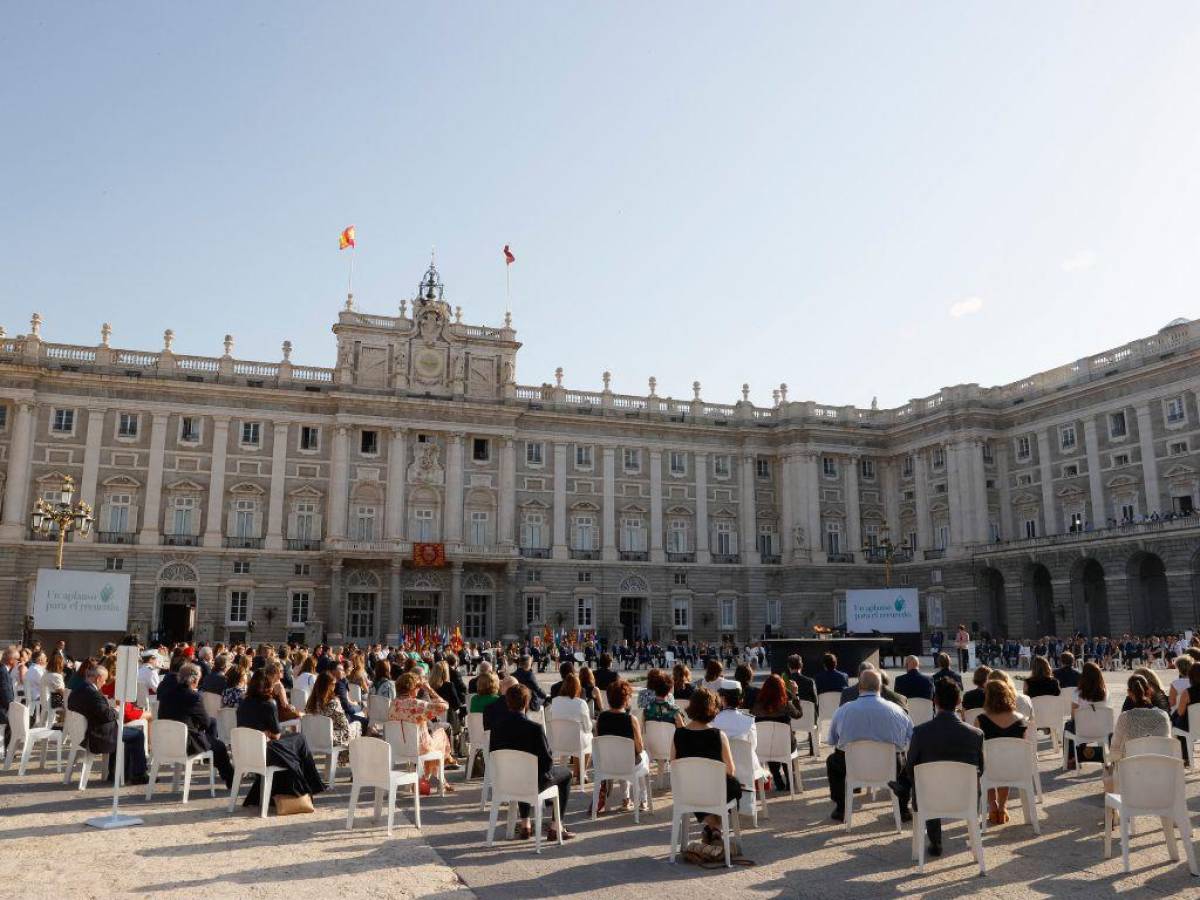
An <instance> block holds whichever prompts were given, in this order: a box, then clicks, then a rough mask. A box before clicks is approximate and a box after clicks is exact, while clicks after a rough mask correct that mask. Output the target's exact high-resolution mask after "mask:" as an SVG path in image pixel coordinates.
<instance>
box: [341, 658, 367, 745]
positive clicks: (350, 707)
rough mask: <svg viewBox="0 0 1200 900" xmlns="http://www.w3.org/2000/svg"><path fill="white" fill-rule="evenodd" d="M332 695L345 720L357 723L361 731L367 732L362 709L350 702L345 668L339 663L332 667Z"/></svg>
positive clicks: (365, 717)
mask: <svg viewBox="0 0 1200 900" xmlns="http://www.w3.org/2000/svg"><path fill="white" fill-rule="evenodd" d="M333 679H334V685H333V693H334V695H335V696H336V697H337V698H338V703H339V704H340V705H341V707H342V712H344V713H345V714H346V718H347V719H349V720H350V721H351V722H358V723H359V724H360V725H361V726H362V729H363V731H366V730H367V716H364V715H363V711H362V708H361V707H359V706H356V705H355V704H353V703H351V702H350V684H349V682H347V681H346V667H345V666H343V665H342V664H341V663H337V664H336V665H335V666H334V667H333Z"/></svg>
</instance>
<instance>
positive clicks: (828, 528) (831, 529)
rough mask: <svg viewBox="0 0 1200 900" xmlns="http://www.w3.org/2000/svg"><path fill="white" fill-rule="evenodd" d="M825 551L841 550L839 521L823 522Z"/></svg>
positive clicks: (839, 551) (836, 551) (840, 525)
mask: <svg viewBox="0 0 1200 900" xmlns="http://www.w3.org/2000/svg"><path fill="white" fill-rule="evenodd" d="M825 552H826V553H841V552H842V524H841V523H840V522H826V523H825Z"/></svg>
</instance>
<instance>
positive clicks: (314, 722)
mask: <svg viewBox="0 0 1200 900" xmlns="http://www.w3.org/2000/svg"><path fill="white" fill-rule="evenodd" d="M298 721H299V722H300V733H301V734H302V735H304V740H305V741H307V742H308V750H309V752H310V753H312V755H313V756H314V757H315V756H317V755H318V754H324V755H325V756H327V757H328V758H329V762H328V764H327V765H328V769H329V771H328V773H327V777H326V779H325V780H326V781H328V782H329V783H330V784H331V785H332V784H333V783H334V782H335V781H336V780H337V766H338V756H339V755H340V754H341V752H342V751H343V750H345V749H346V745H345V744H336V743H334V740H333V719H331V718H329V716H321V715H316V714H309V715H307V716H304V717H303V718H302V719H299V720H298Z"/></svg>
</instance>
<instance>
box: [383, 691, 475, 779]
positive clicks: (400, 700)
mask: <svg viewBox="0 0 1200 900" xmlns="http://www.w3.org/2000/svg"><path fill="white" fill-rule="evenodd" d="M396 694H397V697H396V699H395V700H393V701H392V705H391V708H390V710H389V711H388V718H389V719H390V720H391V721H393V722H411V723H412V724H414V725H416V726H417V737H418V740H419V742H420V744H419V749H420V752H421V754H422V755H424V754H426V753H434V752H437V753H441V754H442V762H443V765H444V766H457V765H458V760H456V759H455V758H454V752H453V750H452V749H451V747H450V737H449V735H448V734H447V733H446V729H445V728H434V729H430V727H429V723H430V722H431V721H433V720H434V719H435V718H436V717H437V716H439V715H441V714H443V713H445V712H446V711H447V710H449V708H450V707H449V704H447V703H446V701H445V700H443V699H442V698H441V697H439V696H438V695H437V694H435V693H434V692H433V691H432V689H430V687H429V685H428V684H426V683H425V681H424V680H423V679H422V678H421V676H420V675H419V674H417V671H416V670H410V671H408V672H405V673H404V674H403V675H401V676H400V677H399V679H397V681H396ZM437 770H438V766H437V762H436V761H434V760H428V761H427V762H426V763H425V776H426V777H427V778H429V779H431V781H432V782H436V781H437ZM443 787H444V789H445V791H446V793H448V794H453V793H454V792H455V791H454V788H452V787H451V786H450V785H449V784H446V785H444V786H443Z"/></svg>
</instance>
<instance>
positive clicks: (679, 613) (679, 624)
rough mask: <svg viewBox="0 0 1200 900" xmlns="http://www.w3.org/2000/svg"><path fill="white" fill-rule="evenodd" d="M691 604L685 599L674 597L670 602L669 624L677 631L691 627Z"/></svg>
mask: <svg viewBox="0 0 1200 900" xmlns="http://www.w3.org/2000/svg"><path fill="white" fill-rule="evenodd" d="M691 607H692V603H691V601H690V600H688V598H687V597H676V598H674V599H673V600H672V601H671V622H672V624H673V625H674V626H675V628H676V629H677V630H679V631H687V630H688V629H689V628H691V627H692V609H691Z"/></svg>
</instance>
